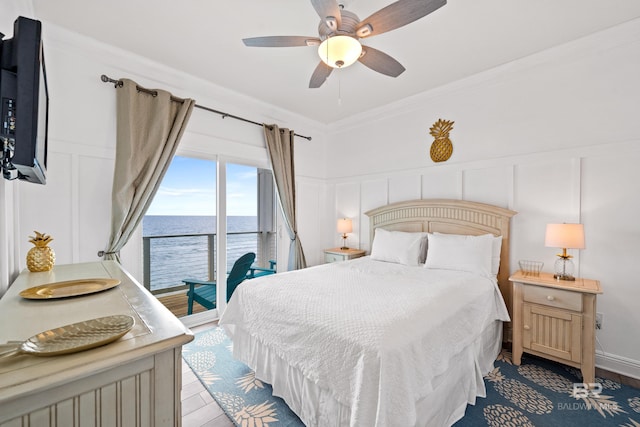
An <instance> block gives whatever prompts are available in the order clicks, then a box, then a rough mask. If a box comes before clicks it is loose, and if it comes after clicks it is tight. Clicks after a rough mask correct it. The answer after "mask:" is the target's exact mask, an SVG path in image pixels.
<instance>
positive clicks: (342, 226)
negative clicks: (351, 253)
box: [337, 218, 353, 250]
mask: <svg viewBox="0 0 640 427" xmlns="http://www.w3.org/2000/svg"><path fill="white" fill-rule="evenodd" d="M337 229H338V233H342V247H341V248H340V249H342V250H345V249H349V248H348V247H347V233H351V232H352V231H353V225H352V224H351V218H340V219H339V220H338V227H337Z"/></svg>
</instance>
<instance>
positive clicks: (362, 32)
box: [356, 24, 373, 37]
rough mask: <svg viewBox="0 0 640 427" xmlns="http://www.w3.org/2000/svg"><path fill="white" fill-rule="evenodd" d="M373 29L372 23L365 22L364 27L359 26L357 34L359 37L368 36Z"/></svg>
mask: <svg viewBox="0 0 640 427" xmlns="http://www.w3.org/2000/svg"><path fill="white" fill-rule="evenodd" d="M372 31H373V27H372V26H371V24H365V25H363V26H362V27H360V28H358V30H357V31H356V35H357V36H358V37H367V36H370V35H371V32H372Z"/></svg>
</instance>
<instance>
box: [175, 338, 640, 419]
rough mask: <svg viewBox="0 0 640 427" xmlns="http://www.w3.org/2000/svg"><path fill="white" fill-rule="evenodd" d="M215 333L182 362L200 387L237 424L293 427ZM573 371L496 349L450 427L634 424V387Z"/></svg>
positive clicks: (283, 408)
mask: <svg viewBox="0 0 640 427" xmlns="http://www.w3.org/2000/svg"><path fill="white" fill-rule="evenodd" d="M231 346H232V344H231V341H230V340H229V338H228V337H227V336H226V335H225V333H224V330H223V329H222V328H217V327H214V328H212V329H210V330H207V331H203V332H200V333H198V334H196V337H195V339H194V340H193V341H192V342H191V343H189V344H187V345H186V346H184V348H183V353H182V355H183V357H184V360H185V361H186V362H187V363H188V364H189V366H190V367H191V369H193V372H194V373H195V374H196V375H197V376H198V378H199V379H200V382H202V384H203V385H204V386H205V388H206V389H207V390H209V392H210V393H211V395H212V396H213V398H214V399H215V400H216V402H218V404H219V405H220V407H221V408H222V409H223V410H224V411H225V413H226V414H227V416H228V417H229V418H230V419H231V421H233V423H234V424H235V425H237V426H241V427H245V426H264V427H276V426H286V427H299V426H302V425H303V424H302V422H301V421H300V419H299V418H298V417H297V416H296V415H295V414H294V413H293V412H292V411H291V410H290V409H289V407H288V406H287V404H286V403H285V402H284V401H283V400H282V399H280V398H278V397H274V396H273V395H272V391H271V386H270V385H269V384H266V383H263V382H262V381H260V380H257V379H256V378H255V375H254V374H253V372H252V371H251V370H250V369H249V368H248V367H247V366H246V365H244V364H243V363H241V362H238V361H237V360H235V359H234V358H233V356H232V355H231V349H232V347H231ZM579 378H580V374H579V371H578V370H577V369H574V368H570V367H567V366H564V365H561V364H557V363H554V362H549V361H547V360H544V359H540V358H536V357H532V356H528V355H524V356H523V359H522V364H521V365H520V366H514V365H513V363H512V362H511V353H509V352H508V351H503V352H502V353H501V354H500V356H498V359H497V360H496V363H495V369H494V370H493V371H492V372H491V373H489V374H488V375H487V376H486V377H485V384H486V386H487V397H486V398H478V399H477V400H476V404H475V405H474V406H471V405H469V406H467V411H466V413H465V416H464V418H463V419H461V420H460V421H458V422H457V423H456V424H455V427H478V426H490V427H494V426H495V427H503V426H529V427H531V426H534V427H548V426H550V427H556V426H557V427H571V426H576V427H577V426H581V427H584V426H603V427H605V426H616V427H640V390H639V389H636V388H633V387H628V386H625V385H621V384H620V383H617V382H615V381H611V380H608V379H603V378H596V385H595V386H594V387H592V388H591V389H586V388H584V387H583V385H582V383H580V381H581V380H580V379H579Z"/></svg>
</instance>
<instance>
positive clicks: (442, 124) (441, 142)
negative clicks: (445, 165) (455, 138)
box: [429, 119, 454, 162]
mask: <svg viewBox="0 0 640 427" xmlns="http://www.w3.org/2000/svg"><path fill="white" fill-rule="evenodd" d="M453 123H454V122H452V121H449V120H442V119H438V121H437V122H435V123H434V124H433V126H432V127H431V128H430V129H429V131H430V132H429V133H430V134H431V135H432V136H433V137H434V138H435V141H433V144H431V153H430V154H431V160H433V161H434V162H444V161H445V160H449V157H451V154H452V153H453V144H452V143H451V140H450V139H449V132H450V131H451V129H453Z"/></svg>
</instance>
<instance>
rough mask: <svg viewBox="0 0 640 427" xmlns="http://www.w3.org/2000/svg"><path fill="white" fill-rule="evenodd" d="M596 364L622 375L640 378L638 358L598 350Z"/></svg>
mask: <svg viewBox="0 0 640 427" xmlns="http://www.w3.org/2000/svg"><path fill="white" fill-rule="evenodd" d="M596 366H597V367H598V368H601V369H605V370H607V371H610V372H615V373H617V374H620V375H624V376H627V377H631V378H635V379H640V362H639V361H637V360H633V359H628V358H626V357H622V356H618V355H615V354H608V353H604V352H602V351H596Z"/></svg>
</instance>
